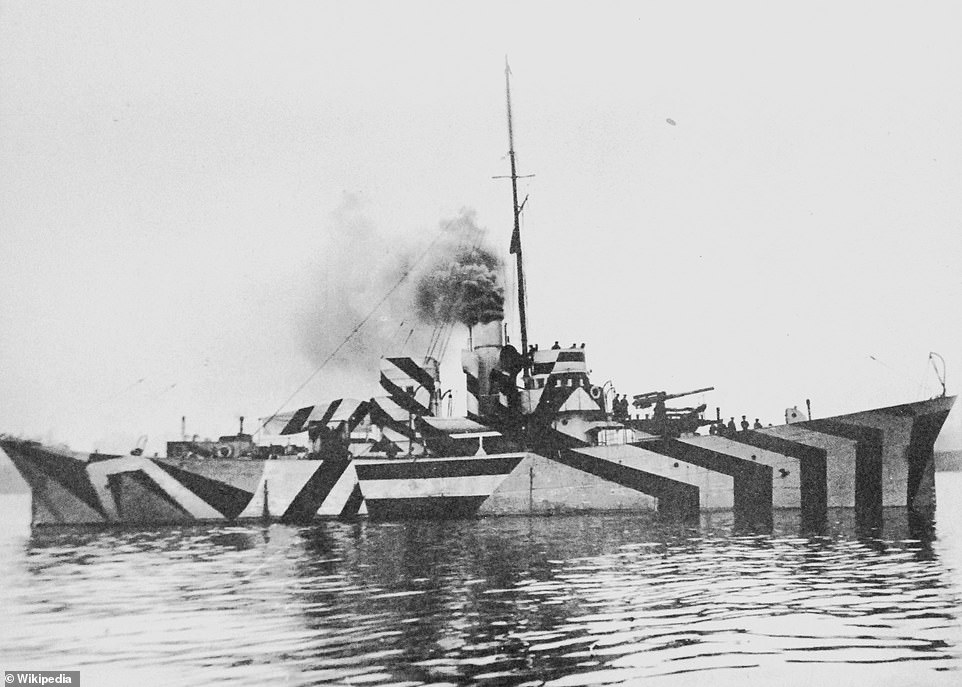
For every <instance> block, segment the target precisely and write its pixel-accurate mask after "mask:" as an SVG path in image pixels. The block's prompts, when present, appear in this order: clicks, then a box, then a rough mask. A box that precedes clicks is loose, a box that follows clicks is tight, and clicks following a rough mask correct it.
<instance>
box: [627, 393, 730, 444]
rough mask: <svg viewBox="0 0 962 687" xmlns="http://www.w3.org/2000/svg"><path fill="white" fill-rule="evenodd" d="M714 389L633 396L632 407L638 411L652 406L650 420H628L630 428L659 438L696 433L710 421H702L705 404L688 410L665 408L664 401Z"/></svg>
mask: <svg viewBox="0 0 962 687" xmlns="http://www.w3.org/2000/svg"><path fill="white" fill-rule="evenodd" d="M714 390H715V387H713V386H706V387H705V388H703V389H695V390H694V391H683V392H681V393H679V394H669V393H668V392H667V391H649V392H648V393H644V394H635V395H634V397H633V398H634V401H632V405H633V406H635V408H638V409H639V410H643V409H645V408H651V407H652V406H654V410H653V411H652V414H651V418H647V417H646V418H645V419H644V420H642V419H636V420H630V421H629V424H630V426H632V427H635V428H637V429H640V430H643V431H645V432H649V433H651V434H657V435H661V436H680V435H681V434H688V433H691V432H694V431H696V430H697V429H698V428H699V427H701V426H702V425H710V424H711V423H712V422H711V420H703V419H702V418H701V414H702V413H703V412H705V408H706V407H707V405H706V404H704V403H702V404H701V405H699V406H692V407H688V408H666V407H665V401H669V400H671V399H673V398H682V397H683V396H691V395H693V394H700V393H703V392H705V391H714Z"/></svg>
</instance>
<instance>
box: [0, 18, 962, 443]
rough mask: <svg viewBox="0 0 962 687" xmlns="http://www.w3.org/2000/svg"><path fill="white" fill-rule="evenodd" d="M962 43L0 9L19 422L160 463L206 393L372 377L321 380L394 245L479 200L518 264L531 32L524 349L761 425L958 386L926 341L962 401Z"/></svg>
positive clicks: (889, 36)
mask: <svg viewBox="0 0 962 687" xmlns="http://www.w3.org/2000/svg"><path fill="white" fill-rule="evenodd" d="M960 31H962V5H959V4H958V3H953V2H946V3H936V2H929V3H924V4H910V3H880V2H850V3H838V2H824V3H822V2H812V1H811V0H806V1H805V2H794V3H770V2H757V3H745V2H725V3H709V2H696V3H685V2H671V3H666V2H662V3H636V2H622V3H607V4H605V3H597V2H592V3H523V4H521V5H520V6H515V4H514V3H498V2H485V3H469V4H457V5H454V4H452V3H423V2H403V3H358V2H326V3H318V2H303V3H301V2H284V3H276V2H183V3H179V2H170V1H164V2H150V3H148V2H123V3H103V2H78V3H70V2H57V3H51V2H35V1H32V2H12V1H10V0H3V1H2V2H0V251H2V252H0V254H2V256H3V261H2V269H0V431H5V432H9V433H16V434H21V435H27V436H32V437H36V438H40V439H45V440H51V441H58V442H67V443H69V444H70V445H71V446H72V447H74V448H76V449H78V450H89V449H92V448H98V449H100V450H102V451H126V450H129V448H131V447H132V446H133V442H135V441H136V440H137V438H138V437H139V436H140V435H147V436H148V437H149V444H148V450H149V451H151V452H152V451H163V450H164V446H163V442H164V441H166V440H168V439H174V438H177V437H178V436H179V435H180V417H181V415H186V416H187V425H188V432H189V433H199V434H201V435H217V434H221V433H229V432H232V431H234V430H235V428H236V417H237V416H238V415H245V416H247V417H248V418H252V419H251V420H248V427H249V428H251V427H252V426H253V424H254V420H253V418H256V417H259V416H266V415H269V414H270V413H272V412H274V411H275V410H277V409H278V408H279V407H285V408H288V409H292V408H296V407H299V406H302V405H307V404H310V403H313V402H317V401H321V400H330V399H333V398H337V397H341V396H351V397H359V398H364V397H369V396H370V395H372V394H374V393H376V391H377V387H376V384H377V377H378V375H377V371H376V370H375V369H371V370H370V371H369V373H367V374H362V373H358V372H357V371H356V370H355V371H352V370H350V369H348V367H346V366H344V365H339V364H338V363H337V362H336V361H335V362H333V363H331V364H329V365H328V366H327V367H325V368H324V369H322V370H320V372H318V373H317V374H316V375H314V376H313V377H311V375H312V373H314V372H315V371H316V370H317V368H318V366H319V364H320V362H321V361H322V360H323V359H324V358H325V357H326V355H327V354H328V353H329V349H330V348H331V342H333V341H339V340H341V339H342V338H343V336H346V335H347V334H348V332H350V331H351V329H352V328H353V327H354V326H355V325H356V324H357V322H352V321H348V320H350V319H351V317H355V315H354V313H357V312H365V311H366V310H367V309H368V308H373V306H374V305H375V304H376V303H377V302H378V300H379V299H380V298H381V296H382V295H383V292H385V291H386V288H387V287H386V286H385V284H386V281H385V278H384V276H383V274H382V273H381V272H382V271H381V270H380V267H381V266H384V265H389V264H391V261H392V260H393V259H396V258H398V256H400V255H402V254H408V253H410V251H411V250H412V246H419V245H423V244H424V243H425V242H429V241H431V240H432V239H433V238H434V237H435V236H436V235H437V233H438V230H439V226H440V225H441V223H442V222H445V221H447V220H450V219H452V218H454V217H457V216H459V213H461V212H462V211H463V210H464V209H469V210H471V211H473V212H474V213H475V215H474V219H475V222H476V223H477V224H478V225H480V226H482V227H485V228H486V229H487V238H488V240H489V241H490V242H491V244H492V245H493V246H495V247H496V248H497V249H498V250H499V251H501V252H502V253H503V254H504V257H505V258H507V257H509V256H508V255H507V247H508V240H509V237H510V230H511V195H510V185H509V184H508V183H507V182H506V181H504V180H498V179H493V178H492V177H495V176H498V175H504V174H507V173H508V162H507V157H506V152H507V147H508V146H507V132H506V122H505V103H504V60H505V56H506V55H507V56H508V57H509V59H510V62H511V67H512V71H513V74H514V77H513V96H514V107H515V134H516V148H517V153H518V161H519V165H520V168H519V171H520V173H522V174H534V175H535V176H534V177H533V178H530V179H526V180H524V181H523V183H522V188H521V193H522V197H524V196H528V198H529V200H528V202H527V204H526V206H525V211H524V238H523V240H524V248H525V256H526V260H527V270H528V287H529V308H530V332H531V340H532V341H534V342H540V343H541V345H542V346H550V345H551V343H553V342H554V341H555V340H556V339H558V340H561V341H562V343H564V344H569V343H572V342H577V343H579V344H580V343H581V342H585V344H586V346H587V353H588V363H589V367H591V368H592V369H593V381H594V382H595V383H601V382H604V381H606V380H609V379H610V380H612V382H613V383H614V385H615V386H616V388H617V390H618V391H619V392H626V393H640V392H643V391H649V390H661V389H666V390H669V391H672V390H674V391H679V390H685V389H693V388H697V387H702V386H710V385H713V386H715V387H717V391H715V392H713V393H711V394H706V395H703V396H700V397H696V398H695V399H694V400H695V401H696V402H702V401H703V402H706V403H708V404H709V407H710V408H711V409H712V412H713V410H714V408H715V406H721V408H722V412H723V413H724V414H725V415H726V416H730V415H738V416H740V415H741V414H747V415H748V416H749V418H750V419H753V418H754V417H760V418H761V419H762V420H763V422H766V423H767V422H775V423H778V422H781V421H782V419H783V412H784V409H785V407H786V406H791V405H795V404H798V405H800V406H804V401H805V399H806V398H810V399H811V400H812V405H813V411H814V413H815V414H816V415H821V416H825V415H829V414H835V413H842V412H853V411H857V410H863V409H868V408H871V407H877V406H882V405H891V404H896V403H903V402H908V401H913V400H918V399H920V398H925V397H929V396H932V395H935V394H936V393H938V391H939V387H938V383H937V381H936V378H935V374H934V372H933V370H932V368H931V366H930V365H929V362H928V354H929V351H937V352H939V353H941V354H942V355H943V356H944V357H945V359H946V361H947V363H948V381H949V390H950V392H955V391H958V389H959V388H960V386H959V385H960V380H962V346H960V343H962V322H960V317H959V306H960V303H962V273H960V269H959V267H960V258H962V89H960V88H959V84H960V83H962V41H960V40H959V36H960ZM505 278H506V286H507V289H508V291H509V292H510V291H511V290H512V289H513V288H514V286H513V284H514V282H513V279H514V277H513V275H512V274H511V272H510V270H506V271H505ZM342 280H350V281H349V283H350V284H352V287H351V291H352V293H354V294H356V301H357V302H355V303H353V304H352V306H353V307H352V308H350V309H345V308H344V307H342V305H343V304H334V303H330V302H326V299H327V300H329V299H328V298H327V297H328V296H329V295H330V294H337V293H340V292H341V291H342V290H339V289H337V288H336V285H337V284H340V283H342ZM354 285H356V286H354ZM509 305H512V314H513V304H509ZM396 316H397V311H396V308H395V309H391V310H390V311H388V310H385V311H383V312H381V311H378V312H376V313H375V315H374V317H373V318H372V326H374V325H376V326H378V327H380V328H381V329H382V330H385V328H387V330H390V328H391V327H393V326H394V324H393V321H390V319H391V317H396ZM398 326H399V331H400V330H401V325H400V323H399V324H398ZM512 326H514V327H515V329H516V326H515V325H514V324H513V320H512ZM322 330H323V331H322ZM319 331H322V334H323V335H319V334H318V332H319ZM363 333H364V330H363V329H362V330H361V334H362V335H363ZM464 339H465V332H464V331H463V330H456V331H455V332H454V334H453V336H452V343H451V345H450V346H449V348H448V355H447V357H446V359H445V361H444V363H443V373H444V375H445V378H444V380H443V385H444V387H445V388H448V387H452V388H454V390H455V394H456V396H457V398H458V404H459V406H460V407H463V402H464V401H463V397H464V385H463V377H462V375H461V373H460V365H459V349H460V348H461V347H462V344H463V341H464ZM398 341H399V343H398V348H400V347H401V344H403V343H404V341H403V339H401V338H400V337H399V338H398ZM383 352H385V353H397V352H400V351H396V350H386V351H383ZM404 352H405V353H408V354H412V353H414V351H404ZM308 379H310V381H309V382H308V383H307V384H306V385H305V386H304V388H303V389H302V390H301V391H300V392H299V393H297V394H295V395H294V397H293V398H291V395H292V394H293V393H294V392H295V390H297V389H298V388H299V387H300V386H301V385H302V384H304V382H305V380H308ZM960 418H962V413H958V412H957V413H954V414H953V417H952V418H951V419H950V428H949V429H950V431H948V432H943V437H942V440H941V446H942V447H959V446H962V421H960Z"/></svg>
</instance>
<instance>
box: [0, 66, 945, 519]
mask: <svg viewBox="0 0 962 687" xmlns="http://www.w3.org/2000/svg"><path fill="white" fill-rule="evenodd" d="M506 92H507V113H508V138H509V154H508V158H509V160H510V177H509V178H510V180H511V187H512V201H513V214H514V226H513V231H512V234H511V240H510V247H509V254H510V255H513V256H514V258H515V262H516V272H517V288H518V294H517V310H518V313H517V315H518V319H519V330H520V345H519V346H518V347H515V346H514V345H513V344H511V343H510V342H509V341H508V340H507V336H506V328H505V326H504V321H503V318H504V315H503V309H502V308H501V307H500V305H498V304H495V307H484V308H481V311H480V314H478V315H476V316H473V317H472V318H471V319H470V321H467V322H466V324H468V325H469V326H470V330H469V331H470V336H469V345H468V347H467V350H464V351H463V352H462V355H461V367H462V370H463V372H464V375H465V389H466V413H465V415H464V416H463V417H451V416H450V413H447V414H445V413H442V412H441V410H442V405H443V403H442V401H443V397H444V394H443V393H442V387H441V383H440V374H439V369H440V366H439V364H438V361H437V360H436V359H434V358H433V357H430V356H428V357H424V358H413V357H386V358H382V359H381V361H380V369H379V373H380V387H381V389H382V390H383V392H384V393H383V395H380V396H377V397H374V398H369V399H348V398H342V399H336V400H333V401H329V402H325V403H319V404H316V405H312V406H308V407H304V408H300V409H297V410H295V411H292V412H285V413H276V414H274V415H271V416H268V417H266V418H263V419H262V420H263V421H262V425H261V429H263V430H265V431H264V434H265V435H266V434H273V435H275V436H276V435H279V436H281V437H288V438H293V439H294V440H295V441H299V442H300V444H290V445H283V444H277V443H275V444H267V445H262V444H260V443H258V442H257V441H255V438H254V435H252V434H247V433H245V432H244V427H243V418H241V424H240V427H239V431H238V432H237V434H233V435H225V436H221V437H220V438H219V439H217V440H205V441H198V440H196V439H190V438H188V437H187V436H186V435H185V436H183V437H182V439H181V440H180V441H172V442H168V444H167V452H166V455H165V456H153V457H148V456H146V455H144V454H143V451H142V450H141V449H135V450H134V451H132V452H131V453H130V454H129V455H113V454H102V453H97V452H95V453H76V452H71V451H69V450H66V449H62V448H56V447H51V446H45V445H42V444H40V443H38V442H34V441H27V440H23V439H18V438H14V437H10V436H2V437H0V447H2V449H3V451H4V452H6V454H7V455H8V456H9V457H10V458H11V460H12V461H13V464H14V466H15V467H16V468H17V470H18V471H19V472H20V473H21V474H22V475H23V477H24V478H25V480H26V481H27V483H28V484H29V486H30V488H31V492H32V522H33V524H34V525H35V526H45V525H78V524H84V525H94V524H118V523H119V524H133V525H154V524H161V523H183V522H193V521H236V520H248V519H252V520H255V519H268V520H278V521H282V522H298V523H301V522H310V521H311V520H313V519H315V518H324V517H330V518H354V517H370V518H372V519H387V520H390V519H401V518H463V517H479V516H496V515H538V514H544V515H547V514H562V513H576V512H591V511H637V512H654V513H657V514H661V515H666V516H670V517H678V518H694V517H698V515H699V514H700V513H702V512H706V511H730V512H732V513H733V514H734V518H735V521H736V522H741V523H747V524H751V525H757V526H765V525H766V524H768V525H770V524H771V522H772V517H773V511H775V510H778V509H794V510H797V511H799V512H800V513H801V516H802V518H803V519H804V521H805V522H807V523H809V524H811V525H812V526H816V527H817V526H818V525H819V523H824V522H825V520H826V518H827V516H828V512H829V509H832V508H852V509H855V514H856V518H857V520H858V521H859V522H860V523H865V524H868V525H879V524H881V521H882V518H883V511H884V509H885V508H886V507H890V506H896V507H901V508H907V509H909V510H910V511H913V512H926V511H927V510H929V509H931V508H933V507H934V504H935V481H934V457H933V449H934V444H935V440H936V438H937V437H938V435H939V432H940V430H941V428H942V425H943V424H944V423H945V420H946V418H947V416H948V414H949V411H950V409H951V408H952V405H953V403H954V402H955V397H952V396H948V395H946V394H945V390H944V383H943V393H942V395H941V396H939V397H936V398H932V399H928V400H919V401H915V402H909V403H904V404H901V405H896V406H889V407H884V408H875V409H871V410H864V411H859V412H854V413H850V414H845V415H838V416H834V417H827V418H819V419H814V418H812V417H811V413H810V410H808V412H806V411H802V410H799V409H798V408H797V407H795V408H791V409H789V410H787V411H786V415H785V423H784V424H781V425H778V426H771V425H769V426H767V427H762V426H761V425H760V424H759V423H757V422H756V423H755V425H754V426H751V427H749V426H748V423H747V422H743V423H742V425H741V427H736V426H734V424H733V423H729V424H723V423H722V422H721V418H720V417H719V416H718V415H717V411H716V417H715V418H706V417H705V412H706V409H707V408H706V405H705V404H701V405H698V406H688V407H681V408H669V407H667V405H666V403H668V402H670V401H672V400H673V399H678V398H684V397H688V396H692V395H694V394H701V393H705V392H708V391H711V390H712V389H711V387H705V388H702V389H697V390H694V391H689V392H682V393H669V392H666V391H654V392H646V393H641V394H637V395H633V397H632V398H631V399H630V400H629V398H628V396H627V395H623V396H620V397H619V396H618V395H613V388H612V387H611V386H610V385H609V384H607V383H606V384H603V385H601V386H599V385H596V384H595V383H593V382H592V380H591V379H590V376H589V375H590V373H589V367H588V362H587V361H588V358H587V350H586V347H585V344H578V345H576V344H572V345H570V346H562V345H560V344H559V343H558V342H555V343H554V345H551V346H544V347H541V346H539V345H537V344H534V343H530V344H529V341H528V332H527V313H526V312H525V304H526V294H525V289H526V283H525V273H524V264H523V251H522V241H521V231H520V217H521V212H522V208H523V205H524V203H523V202H521V203H519V200H518V179H519V178H521V177H520V176H519V174H518V171H517V165H516V159H515V152H514V132H513V127H512V115H511V90H510V81H509V72H507V70H506ZM502 304H503V296H502ZM488 305H490V304H488ZM706 428H707V431H705V429H706ZM183 434H185V433H183Z"/></svg>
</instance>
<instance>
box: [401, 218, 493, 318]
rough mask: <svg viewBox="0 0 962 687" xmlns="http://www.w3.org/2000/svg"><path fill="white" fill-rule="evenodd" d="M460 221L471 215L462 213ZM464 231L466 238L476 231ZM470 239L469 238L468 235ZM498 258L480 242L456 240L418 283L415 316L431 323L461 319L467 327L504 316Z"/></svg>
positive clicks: (468, 220) (467, 219) (466, 220)
mask: <svg viewBox="0 0 962 687" xmlns="http://www.w3.org/2000/svg"><path fill="white" fill-rule="evenodd" d="M459 220H460V221H461V222H469V223H470V224H471V226H472V227H473V218H472V217H471V216H470V215H468V216H464V215H462V217H461V218H459ZM479 232H480V230H477V229H476V228H474V231H472V232H465V233H464V234H463V236H464V237H465V238H468V237H470V236H471V235H472V234H478V233H479ZM469 240H470V239H469ZM501 267H502V265H501V260H500V259H499V258H498V256H496V255H495V254H493V253H492V252H490V251H489V250H487V249H485V248H482V247H481V246H480V244H476V245H470V244H469V243H468V242H464V243H461V244H459V245H458V246H457V247H455V248H454V250H452V251H450V252H448V253H445V254H442V255H440V256H439V257H438V258H436V259H435V260H434V262H433V264H432V265H431V266H430V268H429V269H428V271H427V273H425V274H424V275H423V276H422V277H421V278H420V279H419V280H418V283H417V294H416V305H417V312H418V316H419V317H420V319H421V320H423V321H424V322H428V323H431V324H447V323H450V322H460V323H461V324H465V325H467V326H468V327H473V326H474V325H476V324H478V323H479V322H480V323H487V322H491V321H492V320H500V319H502V318H503V317H504V288H502V287H501V286H500V285H499V283H498V282H499V278H500V274H501Z"/></svg>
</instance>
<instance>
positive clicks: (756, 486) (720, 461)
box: [632, 438, 772, 523]
mask: <svg viewBox="0 0 962 687" xmlns="http://www.w3.org/2000/svg"><path fill="white" fill-rule="evenodd" d="M632 446H636V447H638V448H644V449H647V450H649V451H654V452H655V453H660V454H661V455H663V456H668V457H669V458H674V459H675V460H679V461H683V462H685V463H688V464H690V465H696V466H698V467H702V468H705V469H706V470H711V471H713V472H720V473H721V474H723V475H728V476H729V477H731V478H732V481H733V485H734V512H735V517H736V518H739V519H743V520H744V521H749V520H750V521H754V522H756V523H758V522H760V521H765V522H769V523H770V522H771V520H772V468H771V467H770V466H768V465H762V464H761V463H755V462H752V461H748V460H744V459H742V458H738V457H736V456H731V455H728V454H727V453H721V452H718V451H712V450H710V449H706V448H704V447H702V446H696V445H694V444H689V443H685V442H681V441H678V440H677V439H668V438H666V439H661V440H659V441H651V442H645V443H642V444H637V443H635V444H632Z"/></svg>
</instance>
